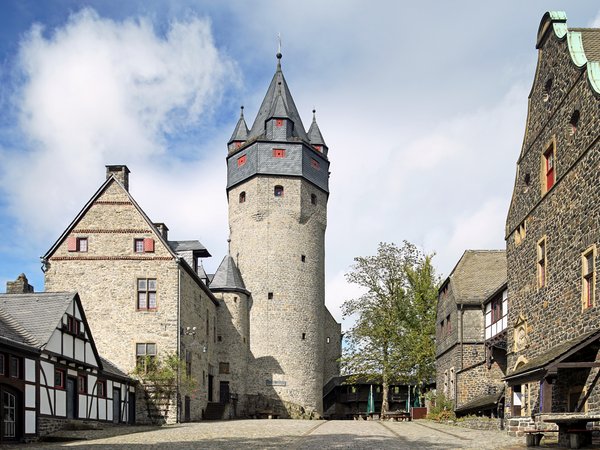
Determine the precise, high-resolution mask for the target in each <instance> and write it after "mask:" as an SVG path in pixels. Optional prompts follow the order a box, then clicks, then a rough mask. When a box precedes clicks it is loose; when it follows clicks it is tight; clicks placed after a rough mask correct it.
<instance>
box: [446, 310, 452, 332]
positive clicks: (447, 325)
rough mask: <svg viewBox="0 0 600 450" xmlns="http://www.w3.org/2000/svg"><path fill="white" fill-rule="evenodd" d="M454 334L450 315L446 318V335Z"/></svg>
mask: <svg viewBox="0 0 600 450" xmlns="http://www.w3.org/2000/svg"><path fill="white" fill-rule="evenodd" d="M451 332H452V322H450V314H448V315H447V316H446V334H450V333H451Z"/></svg>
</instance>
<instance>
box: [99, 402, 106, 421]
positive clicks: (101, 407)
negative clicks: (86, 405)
mask: <svg viewBox="0 0 600 450" xmlns="http://www.w3.org/2000/svg"><path fill="white" fill-rule="evenodd" d="M98 420H106V399H105V398H100V399H98Z"/></svg>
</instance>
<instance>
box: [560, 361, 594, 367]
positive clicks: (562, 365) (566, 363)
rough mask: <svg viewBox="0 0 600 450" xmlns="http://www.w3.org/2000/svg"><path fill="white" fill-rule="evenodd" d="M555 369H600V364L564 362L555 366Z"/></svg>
mask: <svg viewBox="0 0 600 450" xmlns="http://www.w3.org/2000/svg"><path fill="white" fill-rule="evenodd" d="M553 367H556V368H557V369H579V368H585V367H600V362H584V361H581V362H563V363H558V364H555V365H554V366H553Z"/></svg>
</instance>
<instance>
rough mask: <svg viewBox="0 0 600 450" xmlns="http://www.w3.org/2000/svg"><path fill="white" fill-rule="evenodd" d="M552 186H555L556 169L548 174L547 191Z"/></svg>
mask: <svg viewBox="0 0 600 450" xmlns="http://www.w3.org/2000/svg"><path fill="white" fill-rule="evenodd" d="M552 186H554V169H550V170H548V172H547V173H546V189H550V188H551V187H552Z"/></svg>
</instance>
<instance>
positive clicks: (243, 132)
mask: <svg viewBox="0 0 600 450" xmlns="http://www.w3.org/2000/svg"><path fill="white" fill-rule="evenodd" d="M240 110H241V112H240V119H239V120H238V123H237V125H236V126H235V129H234V130H233V134H232V135H231V139H229V142H228V144H231V143H232V142H234V141H245V140H246V139H248V126H247V125H246V120H245V119H244V107H243V106H241V107H240Z"/></svg>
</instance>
